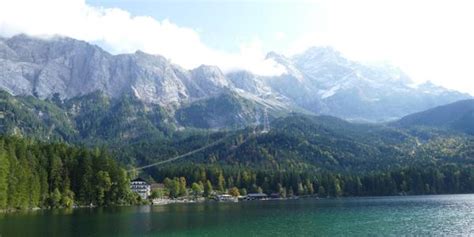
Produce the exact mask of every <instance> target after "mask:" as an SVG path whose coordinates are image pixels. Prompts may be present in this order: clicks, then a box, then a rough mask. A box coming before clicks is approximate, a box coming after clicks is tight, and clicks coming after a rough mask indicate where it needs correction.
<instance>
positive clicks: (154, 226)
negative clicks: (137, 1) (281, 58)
mask: <svg viewBox="0 0 474 237" xmlns="http://www.w3.org/2000/svg"><path fill="white" fill-rule="evenodd" d="M367 235H371V236H374V235H375V236H387V235H395V236H400V235H443V236H453V235H474V195H439V196H409V197H374V198H341V199H320V200H318V199H300V200H287V201H250V202H240V203H214V202H209V203H197V204H172V205H166V206H141V207H117V208H97V209H75V210H55V211H35V212H27V213H12V214H0V236H2V237H3V236H367Z"/></svg>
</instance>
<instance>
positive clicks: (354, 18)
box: [288, 0, 474, 94]
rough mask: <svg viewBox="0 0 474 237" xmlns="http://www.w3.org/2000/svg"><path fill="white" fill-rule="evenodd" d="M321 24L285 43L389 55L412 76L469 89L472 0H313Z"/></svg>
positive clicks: (352, 54) (357, 55) (356, 55)
mask: <svg viewBox="0 0 474 237" xmlns="http://www.w3.org/2000/svg"><path fill="white" fill-rule="evenodd" d="M318 4H319V5H318V6H319V7H323V8H325V9H324V12H325V13H326V14H325V15H327V18H326V19H325V21H326V27H325V29H324V30H321V29H308V33H307V34H305V35H303V36H300V37H299V39H298V40H296V41H295V42H294V43H293V44H292V45H290V47H289V49H288V53H291V54H294V53H298V52H301V51H302V50H304V49H305V48H307V47H309V46H313V45H332V46H334V47H335V48H336V49H338V50H340V51H342V53H343V54H344V55H346V56H348V57H349V58H352V59H354V60H364V61H374V60H389V61H391V62H392V63H393V64H395V65H397V66H400V67H401V68H402V69H403V70H405V71H406V72H407V73H408V74H410V75H411V76H412V78H413V79H414V80H416V81H417V82H422V81H427V80H431V81H433V82H435V83H437V84H440V85H443V86H445V87H448V88H451V89H456V90H460V91H464V92H470V93H471V94H474V70H473V68H474V60H473V56H474V43H473V42H474V25H473V23H474V14H472V13H473V12H474V2H473V1H469V0H417V1H413V0H397V1H392V0H358V1H352V0H331V1H318Z"/></svg>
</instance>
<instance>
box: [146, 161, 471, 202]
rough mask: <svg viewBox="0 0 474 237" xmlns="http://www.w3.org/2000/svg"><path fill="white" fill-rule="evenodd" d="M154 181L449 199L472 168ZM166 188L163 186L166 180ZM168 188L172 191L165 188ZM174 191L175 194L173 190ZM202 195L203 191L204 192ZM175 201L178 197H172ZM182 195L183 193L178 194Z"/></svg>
mask: <svg viewBox="0 0 474 237" xmlns="http://www.w3.org/2000/svg"><path fill="white" fill-rule="evenodd" d="M150 174H151V175H152V176H154V177H155V178H156V179H157V180H158V181H160V182H165V184H166V183H167V179H171V180H172V179H175V180H176V183H178V184H176V186H178V185H179V184H180V183H181V184H182V183H184V184H188V185H189V186H190V187H192V186H193V185H194V184H198V185H200V186H204V187H206V184H208V183H210V185H209V186H210V187H211V190H212V189H214V190H216V191H219V192H225V191H228V190H231V189H233V188H237V189H238V190H239V193H240V194H246V193H248V192H252V193H257V192H260V193H262V192H263V193H267V194H271V193H279V194H280V196H282V197H289V196H293V195H299V196H301V195H317V196H319V197H327V196H331V197H341V196H380V195H419V194H452V193H473V192H474V166H473V165H469V166H460V165H454V164H448V165H442V166H429V167H421V166H419V167H407V168H402V169H397V170H392V171H386V172H369V173H364V174H348V173H336V172H301V171H262V170H253V169H247V168H238V167H220V166H216V165H214V166H200V165H198V166H196V165H184V166H182V165H181V166H177V165H169V166H166V167H162V168H157V169H154V170H153V171H151V172H150ZM168 182H169V180H168ZM171 187H172V185H171ZM208 189H209V188H208ZM177 190H179V189H178V188H177ZM204 190H205V188H204ZM175 193H177V195H176V196H179V191H176V192H175ZM181 193H182V194H183V195H184V193H183V192H181Z"/></svg>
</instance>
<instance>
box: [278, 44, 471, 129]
mask: <svg viewBox="0 0 474 237" xmlns="http://www.w3.org/2000/svg"><path fill="white" fill-rule="evenodd" d="M269 57H272V58H275V60H276V61H277V62H280V63H283V64H284V65H286V68H288V69H289V70H288V71H289V73H288V74H286V75H283V76H282V77H283V78H285V79H286V80H288V79H289V78H295V79H296V78H299V80H293V82H289V83H286V84H285V83H282V82H281V81H285V80H281V81H277V83H273V84H272V85H273V87H272V89H274V90H278V91H279V92H281V93H282V94H283V95H285V96H288V97H290V98H292V99H294V100H295V101H297V103H298V104H299V105H300V106H301V107H303V108H305V109H307V110H310V111H313V112H315V113H319V114H328V115H333V116H337V117H342V118H346V119H351V120H369V121H384V120H392V119H395V118H399V117H402V116H404V115H407V114H410V113H414V112H419V111H422V110H425V109H428V108H432V107H434V106H437V105H441V104H446V103H451V102H454V101H457V100H461V99H467V98H470V96H469V95H466V94H462V93H459V92H455V91H449V90H447V89H444V88H442V87H438V86H435V85H433V84H430V83H427V84H423V85H419V86H413V82H412V81H411V79H410V78H409V77H408V75H406V74H405V73H403V72H402V71H401V70H400V69H397V68H395V67H393V66H390V65H365V64H361V63H358V62H354V61H350V60H348V59H346V58H344V57H343V56H342V55H341V54H340V53H339V52H337V51H336V50H334V49H332V48H329V47H314V48H310V49H308V50H307V51H305V52H304V53H302V54H299V55H295V56H294V57H293V58H291V59H288V58H284V57H283V56H281V55H276V54H271V55H269ZM282 58H283V59H282ZM278 83H280V84H278ZM289 84H293V85H294V86H292V87H289V88H296V89H295V90H297V91H298V92H299V93H292V91H286V92H285V90H288V89H286V88H288V85H289ZM301 95H303V96H301Z"/></svg>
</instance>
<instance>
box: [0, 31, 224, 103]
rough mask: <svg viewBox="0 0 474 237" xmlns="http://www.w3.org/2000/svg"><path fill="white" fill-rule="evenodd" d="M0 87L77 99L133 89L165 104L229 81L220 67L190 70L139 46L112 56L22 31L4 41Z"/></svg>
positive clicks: (0, 54)
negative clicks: (40, 37) (21, 33)
mask: <svg viewBox="0 0 474 237" xmlns="http://www.w3.org/2000/svg"><path fill="white" fill-rule="evenodd" d="M0 68H1V69H2V70H1V72H0V86H1V87H2V88H3V89H4V90H6V91H8V92H10V93H11V94H14V95H33V96H36V97H39V98H42V99H44V98H50V97H51V96H52V95H53V94H55V93H58V94H59V95H60V96H61V98H67V99H69V98H74V97H77V96H81V95H87V94H90V93H92V92H95V91H102V92H104V94H105V95H107V96H109V97H112V98H117V97H120V96H122V95H123V94H126V93H130V92H133V93H134V94H135V96H136V97H137V98H139V99H140V100H142V101H143V102H146V103H154V104H159V105H161V106H164V107H170V106H171V107H172V106H176V105H179V104H180V103H182V102H183V101H190V100H193V99H200V98H203V97H206V96H211V95H215V94H218V93H219V92H220V91H219V89H221V88H224V87H226V86H227V81H226V79H225V77H224V75H223V74H222V73H221V72H220V71H219V69H216V68H213V67H208V66H202V67H200V68H197V69H195V70H193V71H191V72H189V71H187V70H184V69H182V68H181V67H179V66H177V65H173V64H171V63H170V62H169V61H168V60H167V59H165V58H163V57H161V56H157V55H149V54H146V53H144V52H141V51H137V52H136V53H135V54H122V55H115V56H114V55H111V54H109V53H107V52H105V51H103V50H102V49H100V48H99V47H97V46H94V45H90V44H88V43H86V42H83V41H78V40H74V39H70V38H53V39H50V40H41V39H36V38H31V37H28V36H25V35H18V36H15V37H12V38H9V39H1V40H0Z"/></svg>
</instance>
